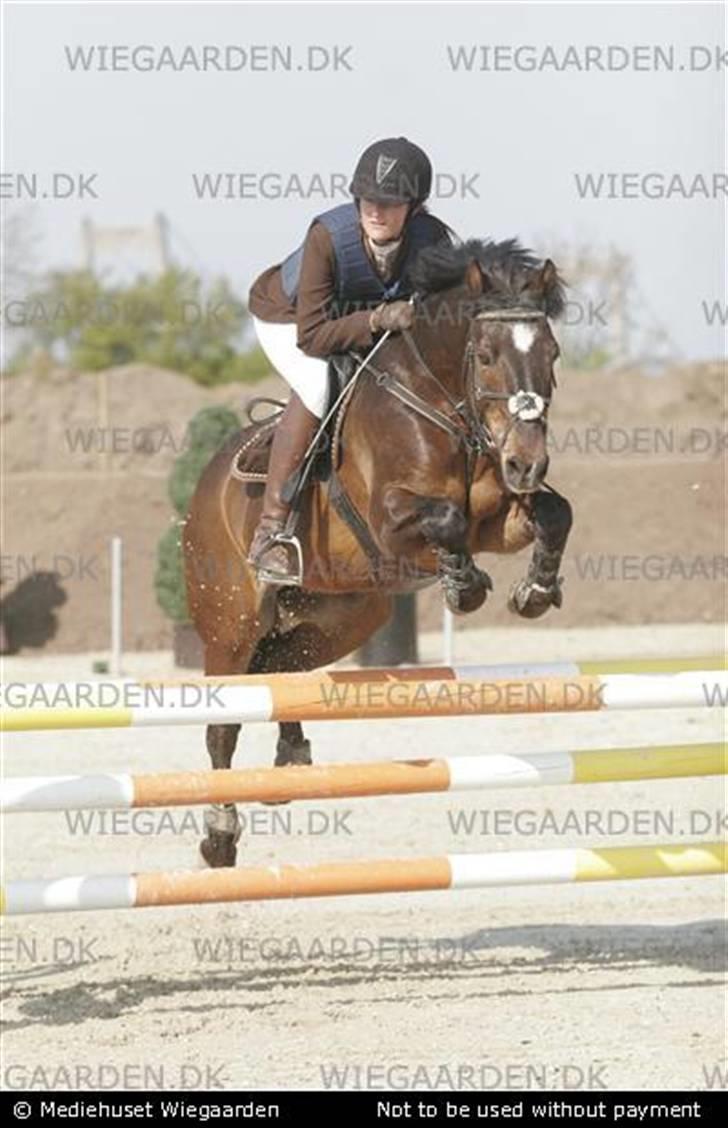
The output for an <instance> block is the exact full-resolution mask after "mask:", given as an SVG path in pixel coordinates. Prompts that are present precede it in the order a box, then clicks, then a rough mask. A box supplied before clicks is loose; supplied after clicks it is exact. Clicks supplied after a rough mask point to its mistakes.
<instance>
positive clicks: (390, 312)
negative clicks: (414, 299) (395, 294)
mask: <svg viewBox="0 0 728 1128" xmlns="http://www.w3.org/2000/svg"><path fill="white" fill-rule="evenodd" d="M414 320H415V310H414V306H413V305H411V304H410V303H409V302H383V303H382V304H381V305H380V306H377V308H376V309H374V310H372V312H371V314H370V315H369V328H370V329H371V331H372V333H380V332H384V331H386V330H387V329H390V330H392V331H393V332H395V333H400V332H401V331H402V330H403V329H411V328H412V325H413V324H414Z"/></svg>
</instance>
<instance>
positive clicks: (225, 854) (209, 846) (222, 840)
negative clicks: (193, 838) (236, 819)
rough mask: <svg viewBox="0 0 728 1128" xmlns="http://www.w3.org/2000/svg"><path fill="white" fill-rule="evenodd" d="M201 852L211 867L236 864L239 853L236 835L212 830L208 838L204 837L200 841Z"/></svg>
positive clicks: (218, 867)
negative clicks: (236, 845) (236, 846)
mask: <svg viewBox="0 0 728 1128" xmlns="http://www.w3.org/2000/svg"><path fill="white" fill-rule="evenodd" d="M200 854H201V855H202V859H203V861H204V862H205V863H206V865H208V866H210V868H211V869H220V868H221V867H223V866H234V865H235V859H236V858H237V854H238V852H237V850H236V849H235V836H234V835H232V834H222V833H221V832H220V831H218V830H211V831H210V833H209V834H208V836H207V838H203V839H202V842H201V843H200Z"/></svg>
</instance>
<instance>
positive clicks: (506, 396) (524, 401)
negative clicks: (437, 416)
mask: <svg viewBox="0 0 728 1128" xmlns="http://www.w3.org/2000/svg"><path fill="white" fill-rule="evenodd" d="M545 319H546V314H545V313H543V312H542V311H541V310H534V309H519V308H510V309H496V310H482V311H481V312H480V313H476V314H475V316H474V318H473V321H474V322H476V321H521V322H522V321H538V322H543V321H544V320H545ZM475 362H476V356H475V345H474V344H473V341H472V338H471V336H470V335H468V340H467V343H466V345H465V352H464V354H463V368H464V370H465V371H464V376H463V382H464V387H465V389H466V396H469V397H472V399H473V400H474V401H475V402H476V403H477V401H478V400H500V401H501V402H504V403H505V404H506V406H507V408H508V415H509V419H508V423H507V425H506V428H505V431H504V432H503V435H502V436H501V438H500V440H499V439H497V438H496V436H495V435H494V434H493V432H492V431H491V429H490V427H489V426H488V424H487V423H486V422H485V421H484V420H483V419H482V418H481V417H480V413H479V412H478V411H477V409H476V410H475V417H476V419H477V422H478V425H479V428H480V430H481V432H482V434H483V435H484V437H485V442H486V445H487V447H488V451H489V452H490V451H495V452H498V453H500V452H501V451H502V449H503V448H504V446H505V444H506V441H507V439H508V436H509V435H510V433H511V430H512V429H513V427H514V426H515V425H516V423H535V422H536V421H537V420H539V419H541V420H544V422H545V420H546V415H547V412H548V408H549V405H550V403H551V397H550V396H542V395H540V393H539V392H537V391H535V390H534V389H533V388H531V387H525V388H520V387H516V388H515V389H513V390H512V391H507V392H492V391H490V389H488V388H486V387H484V386H483V385H482V384H479V383H478V382H477V380H476V372H475Z"/></svg>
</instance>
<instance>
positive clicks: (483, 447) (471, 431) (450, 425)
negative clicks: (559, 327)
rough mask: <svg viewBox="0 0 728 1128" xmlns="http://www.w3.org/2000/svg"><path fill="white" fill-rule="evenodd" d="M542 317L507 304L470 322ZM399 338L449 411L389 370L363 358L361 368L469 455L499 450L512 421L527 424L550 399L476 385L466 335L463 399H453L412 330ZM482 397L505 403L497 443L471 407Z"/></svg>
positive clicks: (471, 349) (539, 416)
mask: <svg viewBox="0 0 728 1128" xmlns="http://www.w3.org/2000/svg"><path fill="white" fill-rule="evenodd" d="M545 317H546V314H545V313H542V312H541V311H540V310H533V309H520V308H511V309H502V310H484V311H481V312H480V313H476V314H475V316H474V318H473V320H474V321H540V320H542V319H543V318H545ZM402 336H403V337H404V340H405V342H406V344H407V347H408V348H409V350H410V352H411V353H412V355H413V356H414V358H415V360H416V361H417V364H418V365H419V367H420V368H421V369H422V371H423V372H424V374H425V375H426V376H427V377H428V379H429V380H431V381H432V382H433V383H435V384H436V385H437V387H438V389H439V391H440V392H441V394H442V395H443V397H444V398H445V399H446V400H447V402H448V403H449V405H450V407H451V408H452V414H447V413H446V412H444V411H440V409H439V408H437V407H434V406H433V405H432V404H430V403H428V402H427V401H426V400H425V399H423V398H422V397H421V396H420V395H418V394H417V392H414V391H412V390H411V389H410V388H408V387H407V386H406V385H405V384H403V383H402V382H401V381H400V380H398V379H397V378H396V377H395V376H392V375H391V373H389V372H386V371H381V370H380V369H377V368H375V366H374V365H373V364H372V363H371V362H370V360H369V357H367V358H366V359H365V360H364V362H363V367H365V368H367V369H369V371H370V372H372V373H373V375H374V377H375V381H376V384H377V386H378V387H381V388H384V389H385V391H387V392H389V393H390V395H393V396H395V397H396V398H397V399H398V400H400V401H401V402H402V403H404V404H406V405H407V407H409V408H411V410H412V411H415V412H416V413H417V414H418V415H421V416H423V417H424V418H425V419H428V420H429V421H430V423H432V424H434V425H435V426H436V427H439V428H440V430H442V431H446V432H447V433H448V434H449V435H451V436H452V437H453V438H455V439H456V440H457V441H458V442H461V443H463V444H464V446H465V448H466V450H467V451H468V454H469V455H471V456H472V455H484V454H492V453H500V451H501V450H502V448H503V446H504V445H505V442H506V440H507V438H508V436H509V434H510V432H511V430H512V428H513V427H514V426H515V424H516V423H518V422H524V423H530V422H534V421H535V420H537V419H542V418H543V416H544V414H545V412H546V409H547V407H548V405H549V403H550V398H547V397H544V396H541V395H539V394H538V392H534V391H533V390H532V389H531V388H516V389H515V391H513V392H491V391H489V390H488V389H487V388H484V387H482V385H477V382H476V370H475V347H474V345H473V342H472V340H470V337H468V341H467V343H466V346H465V351H464V353H463V360H462V366H461V372H462V377H463V388H464V391H465V397H464V398H463V399H462V400H459V401H457V400H455V398H454V397H453V396H452V395H451V394H450V392H449V391H448V389H447V388H446V387H445V385H444V384H443V383H442V381H441V380H439V379H438V377H437V376H436V375H435V373H434V372H433V371H432V369H431V368H430V367H429V365H428V364H427V362H426V360H425V359H424V357H423V356H422V353H421V351H420V349H419V348H418V346H417V343H416V341H415V339H414V337H413V336H412V333H411V332H410V331H409V330H404V331H403V333H402ZM370 355H372V354H370ZM483 399H487V400H500V401H502V402H504V403H506V404H507V407H508V413H509V415H510V419H509V421H508V425H507V427H506V430H505V432H504V434H503V436H502V438H501V439H500V441H499V440H498V439H497V438H496V437H495V435H494V434H493V432H492V431H491V429H490V427H489V426H488V424H487V423H486V422H485V421H484V420H483V419H482V418H481V417H480V414H479V412H478V410H477V406H476V405H477V401H478V400H483Z"/></svg>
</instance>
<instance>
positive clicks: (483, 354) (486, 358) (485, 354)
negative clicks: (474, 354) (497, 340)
mask: <svg viewBox="0 0 728 1128" xmlns="http://www.w3.org/2000/svg"><path fill="white" fill-rule="evenodd" d="M478 360H479V361H480V363H481V364H485V365H489V364H492V363H493V350H492V349H491V347H490V346H489V345H479V346H478Z"/></svg>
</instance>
